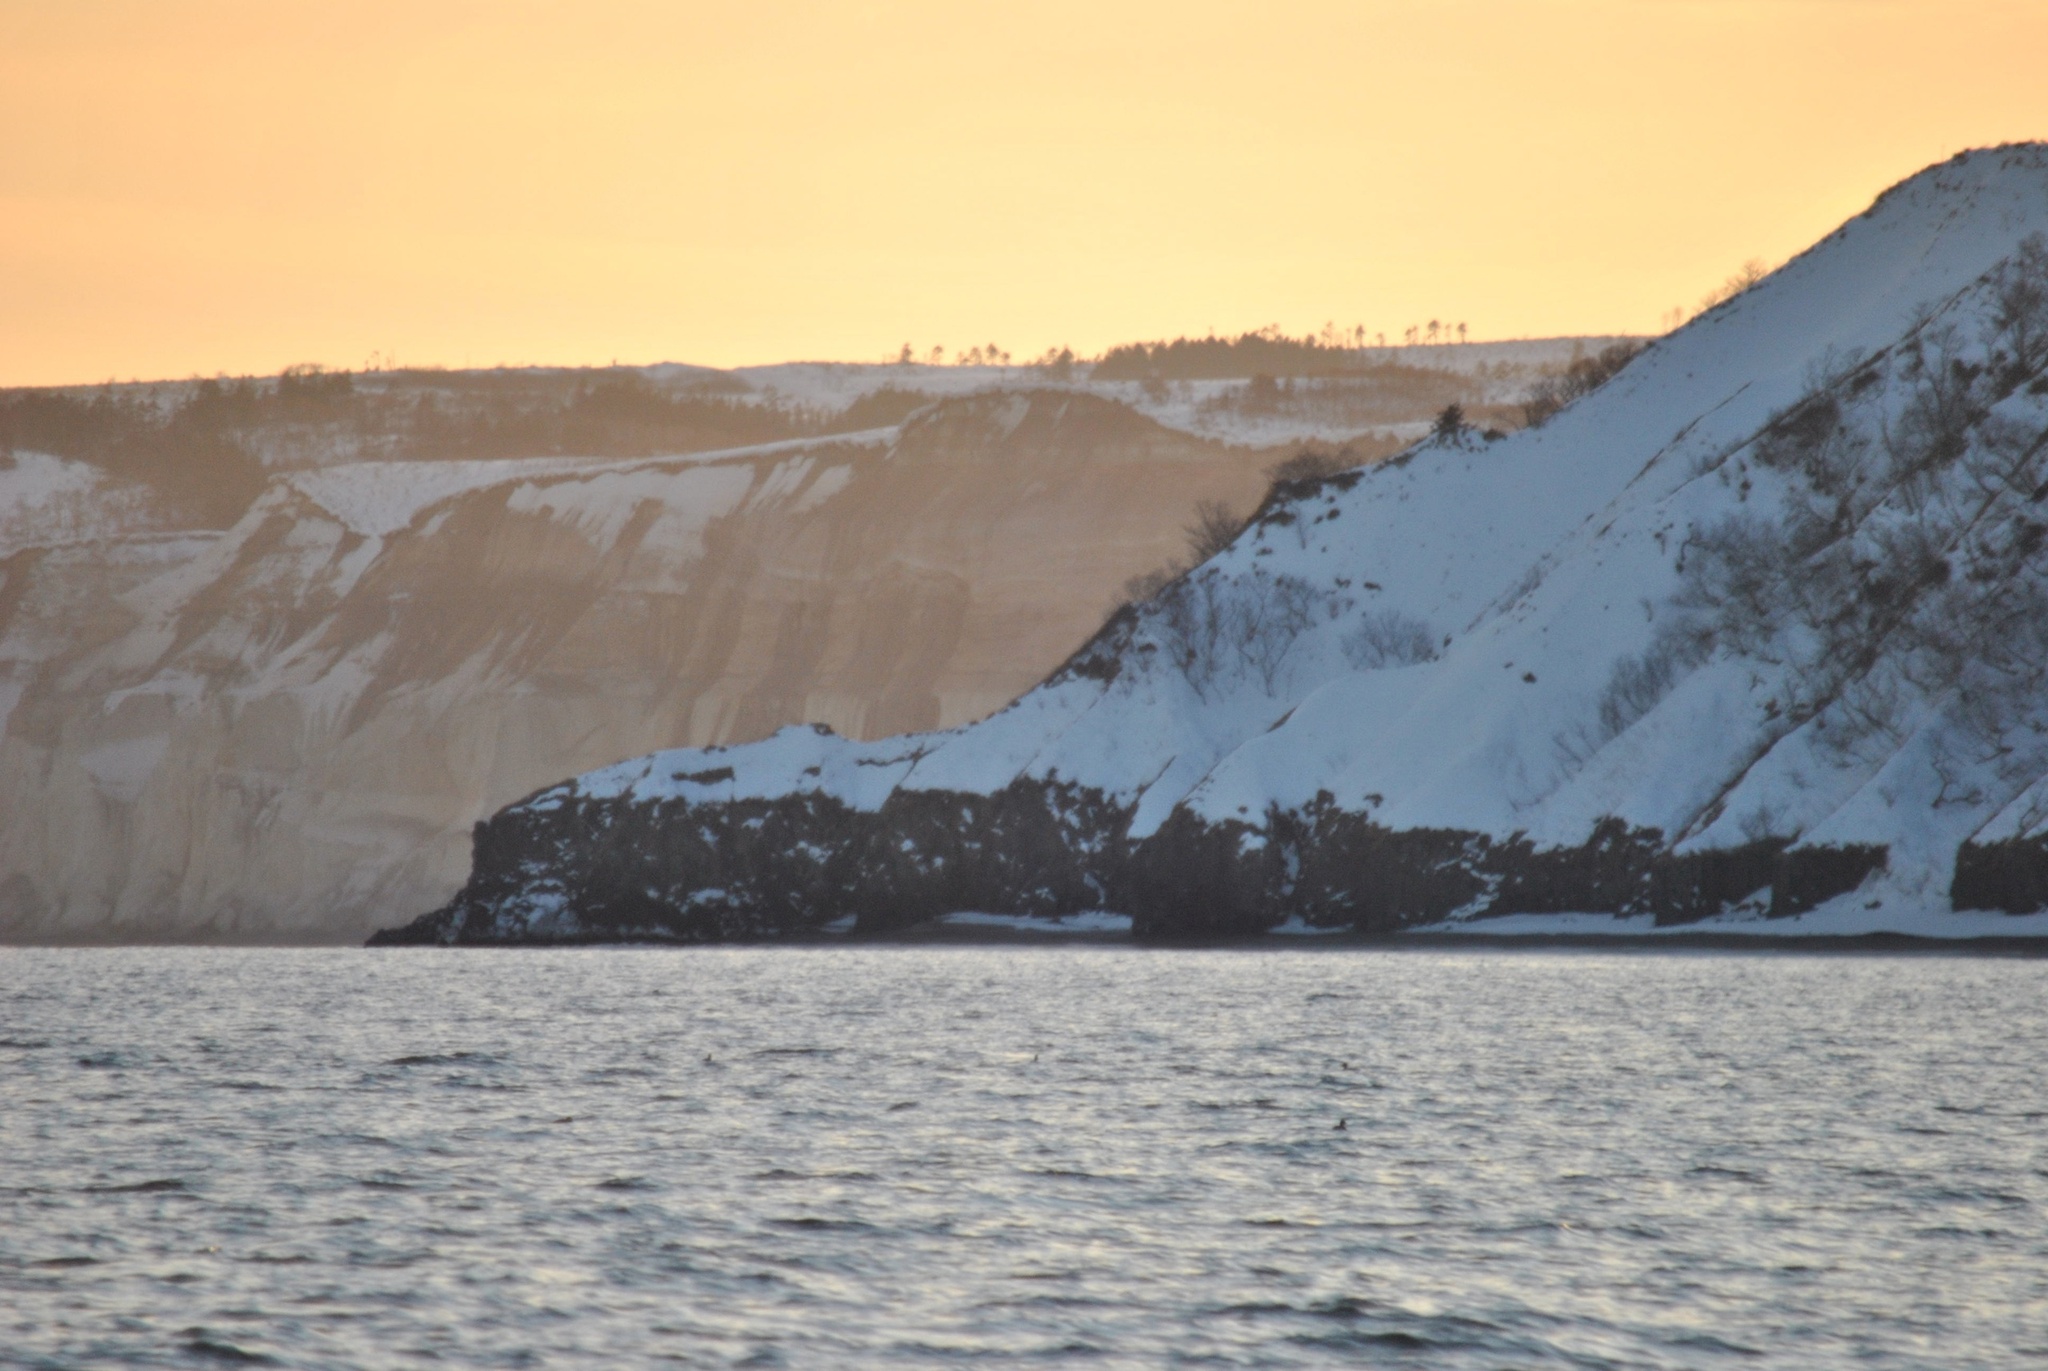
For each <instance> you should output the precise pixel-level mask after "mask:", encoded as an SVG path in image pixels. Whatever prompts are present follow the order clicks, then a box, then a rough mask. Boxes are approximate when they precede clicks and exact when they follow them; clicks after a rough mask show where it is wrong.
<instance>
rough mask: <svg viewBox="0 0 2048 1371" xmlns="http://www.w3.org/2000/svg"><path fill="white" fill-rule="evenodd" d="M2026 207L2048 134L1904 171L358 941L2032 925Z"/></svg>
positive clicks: (2034, 341)
mask: <svg viewBox="0 0 2048 1371" xmlns="http://www.w3.org/2000/svg"><path fill="white" fill-rule="evenodd" d="M2044 235H2048V146H2044V145H2018V146H2009V147H2003V148H1997V149H1990V150H1984V151H1978V152H1973V153H1969V154H1965V155H1963V156H1960V157H1958V158H1956V159H1954V160H1952V161H1950V162H1947V163H1945V164H1942V165H1940V166H1937V167H1934V168H1931V169H1929V170H1928V171H1925V172H1923V173H1921V174H1920V175H1918V176H1915V177H1913V178H1912V179H1910V180H1908V181H1906V182H1904V183H1903V184H1901V185H1899V186H1898V187H1895V188H1894V189H1892V190H1891V191H1888V192H1887V193H1885V194H1884V195H1883V196H1881V197H1880V198H1879V199H1878V200H1877V202H1876V203H1875V204H1874V205H1873V206H1872V207H1871V208H1870V209H1869V210H1868V211H1867V212H1866V213H1864V214H1863V215H1861V216H1859V217H1858V218H1856V219H1854V220H1852V221H1851V222H1849V223H1848V224H1846V225H1844V226H1843V227H1842V228H1840V229H1839V230H1837V231H1836V232H1835V233H1833V234H1831V235H1830V236H1828V237H1827V238H1826V239H1824V240H1823V241H1821V242H1820V243H1818V244H1816V245H1815V246H1814V247H1813V248H1811V249H1809V250H1808V251H1807V252H1805V253H1803V254H1801V255H1800V256H1799V257H1797V258H1795V259H1794V260H1792V261H1791V262H1789V263H1788V264H1786V265H1785V266H1784V267H1782V268H1781V269H1779V270H1778V271H1777V272H1775V273H1773V274H1772V275H1771V276H1769V277H1768V278H1767V279H1765V280H1764V281H1763V282H1762V283H1760V284H1758V285H1756V286H1755V287H1754V288H1752V289H1750V290H1748V291H1747V292H1745V293H1743V294H1741V295H1739V296H1737V297H1735V298H1734V299H1732V300H1730V301H1728V302H1726V303H1724V304H1722V305H1720V306H1719V307H1717V308H1715V309H1713V310H1711V311H1709V312H1708V313H1706V314H1704V315H1702V316H1701V317H1699V318H1698V319H1696V320H1694V321H1693V322H1692V323H1690V324H1689V325H1687V326H1686V327H1684V328H1682V329H1680V330H1679V331H1677V332H1676V333H1673V334H1671V335H1669V336H1668V337H1665V338H1664V339H1662V340H1660V341H1658V342H1657V343H1656V344H1654V345H1653V346H1652V347H1650V348H1649V349H1648V350H1647V351H1646V352H1644V353H1643V354H1641V355H1640V356H1639V357H1637V358H1636V359H1635V360H1634V361H1633V362H1632V363H1631V364H1629V365H1628V366H1627V367H1626V369H1625V370H1623V371H1622V372H1621V373H1620V374H1619V375H1618V376H1617V377H1615V378H1614V379H1613V380H1611V381H1609V382H1608V383H1607V384H1606V385H1605V386H1603V387H1601V388H1600V389H1598V390H1596V391H1594V392H1593V393H1592V394H1590V395H1588V396H1586V397H1584V398H1582V399H1580V400H1579V401H1578V402H1577V403H1575V404H1572V405H1571V406H1569V407H1568V408H1566V409H1564V410H1563V411H1562V412H1561V413H1558V414H1556V415H1554V416H1553V417H1551V418H1550V419H1549V421H1548V422H1547V423H1544V424H1542V425H1541V426H1540V427H1536V428H1531V429H1526V430H1523V431H1521V432H1519V433H1516V434H1513V435H1511V436H1509V437H1506V438H1504V439H1498V440H1494V441H1489V440H1488V439H1487V438H1485V437H1482V436H1480V435H1478V434H1476V433H1474V432H1472V431H1470V430H1466V431H1463V432H1459V433H1455V434H1450V435H1445V436H1441V437H1438V438H1433V439H1430V440H1427V441H1424V442H1422V443H1420V444H1418V445H1416V446H1414V447H1413V448H1411V449H1410V450H1408V451H1407V452H1406V453H1404V454H1403V455H1401V456H1399V457H1397V458H1394V459H1393V460H1390V461H1387V462H1384V463H1381V464H1379V465H1377V466H1373V467H1370V468H1366V469H1362V470H1355V471H1349V472H1345V473H1342V474H1339V475H1335V476H1329V477H1324V478H1321V479H1310V480H1303V481H1297V482H1291V483H1286V484H1283V485H1281V486H1279V487H1277V488H1276V489H1275V491H1274V493H1273V494H1272V495H1271V496H1270V497H1269V498H1268V500H1267V501H1266V503H1265V504H1264V505H1263V506H1262V508H1261V509H1260V511H1259V513H1258V514H1257V516H1256V517H1255V518H1254V519H1253V520H1252V522H1251V523H1250V524H1249V526H1248V527H1247V528H1246V529H1245V531H1244V532H1243V533H1242V534H1241V535H1240V536H1239V537H1238V538H1237V540H1236V541H1235V543H1234V544H1233V545H1231V546H1230V547H1229V548H1228V549H1227V550H1225V551H1223V552H1221V553H1220V554H1218V555H1216V556H1215V557H1213V558H1211V559H1210V560H1209V561H1207V562H1205V563H1204V564H1202V565H1201V566H1199V567H1197V568H1195V569H1194V570H1192V571H1190V572H1188V573H1186V574H1185V575H1183V576H1181V577H1180V578H1179V579H1178V580H1176V581H1174V582H1172V583H1171V584H1169V585H1167V586H1166V587H1165V588H1164V589H1163V590H1161V591H1160V592H1159V593H1158V594H1157V595H1155V596H1153V597H1152V598H1151V599H1149V600H1148V601H1145V602H1143V603H1140V604H1137V605H1134V606H1130V607H1127V608H1126V609H1124V610H1122V611H1120V612H1119V613H1117V614H1116V615H1115V616H1114V617H1112V619H1111V620H1110V621H1109V622H1108V623H1107V624H1106V625H1105V626H1104V627H1103V629H1102V630H1101V631H1100V632H1099V633H1098V634H1097V635H1096V636H1095V637H1094V639H1092V640H1091V641H1090V642H1088V643H1087V644H1086V645H1085V646H1084V647H1083V648H1082V649H1081V650H1080V651H1078V652H1076V653H1075V654H1074V655H1073V656H1072V657H1071V658H1070V659H1069V660H1068V661H1067V662H1066V663H1065V665H1063V666H1062V667H1061V668H1060V669H1058V670H1057V671H1055V672H1053V673H1052V674H1051V675H1050V676H1049V677H1047V678H1046V679H1045V680H1044V681H1043V682H1042V683H1041V684H1040V685H1038V686H1037V687H1036V688H1034V689H1032V690H1030V691H1029V692H1027V693H1025V694H1024V695H1023V696H1022V697H1021V698H1019V699H1017V700H1016V701H1015V702H1014V703H1012V704H1010V705H1009V706H1008V707H1007V708H1005V709H1003V710H1001V711H1000V712H998V713H996V714H994V715H993V716H991V717H989V718H987V719H985V720H982V721H981V722H978V723H974V724H971V725H967V726H964V727H960V728H956V729H952V730H950V731H940V732H928V733H919V734H912V735H907V736H901V737H893V738H887V739H881V740H876V741H855V740H850V739H847V738H843V737H840V736H838V735H836V734H834V733H832V732H830V731H829V730H826V729H822V728H815V727H800V728H790V729H785V730H783V731H782V732H780V733H778V734H776V735H775V736H773V737H771V738H768V739H765V740H763V741H760V742H755V743H750V744H745V745H740V746H734V747H729V748H703V749H682V750H676V751H668V752H659V753H655V754H653V755H650V756H645V757H641V758H638V759H636V760H633V761H629V762H624V763H621V764H618V765H615V766H609V767H605V768H603V769H601V770H596V771H591V772H588V773H586V774H583V775H581V776H578V777H576V778H575V779H572V780H568V781H565V782H562V783H561V784H558V785H554V786H551V787H549V788H547V789H545V790H542V791H540V792H538V793H536V794H534V795H532V796H530V797H529V798H527V799H525V800H523V801H521V802H519V803H518V804H515V805H513V806H511V807H509V808H507V809H504V810H502V811H500V812H499V813H498V814H496V815H495V816H494V817H492V818H491V819H489V820H488V821H486V822H484V823H482V824H480V825H478V827H477V829H476V833H475V840H474V855H473V866H472V870H471V874H470V878H469V881H468V884H467V885H466V886H465V887H464V888H463V890H462V892H461V893H460V894H459V895H457V896H456V898H455V899H454V900H453V901H451V902H450V903H448V904H447V905H445V906H443V907H442V908H440V909H438V910H436V911H434V912H432V913H430V914H426V915H423V916H422V917H421V918H419V919H418V920H416V921H415V922H413V923H412V924H411V925H409V926H407V927H405V928H402V929H397V930H393V931H391V932H389V933H387V934H384V935H380V938H382V939H383V940H386V941H425V942H529V941H543V942H544V941H585V940H590V941H599V940H602V941H610V940H616V939H620V938H651V939H671V940H684V941H688V940H703V939H721V938H772V937H778V936H806V937H809V936H816V935H817V933H818V932H819V931H820V930H823V929H827V928H849V929H852V930H854V931H855V932H856V933H863V932H865V933H882V932H887V931H890V930H892V929H898V928H902V927H905V926H908V925H912V924H916V923H919V922H923V921H927V920H932V919H936V918H941V917H943V916H945V915H947V914H950V913H952V912H954V911H960V910H975V911H983V912H985V913H987V914H990V915H1004V916H1010V917H1022V918H1028V919H1033V920H1057V919H1059V918H1060V917H1061V916H1064V915H1071V914H1077V913H1081V912H1083V911H1102V910H1111V911H1117V912H1119V913H1125V914H1128V915H1129V916H1130V917H1131V919H1132V928H1133V930H1134V932H1135V933H1136V934H1137V935H1139V936H1152V937H1217V936H1237V935H1245V934H1257V933H1263V932H1268V931H1273V930H1280V929H1286V930H1291V931H1297V932H1300V931H1304V930H1319V929H1329V930H1351V931H1356V932H1364V933H1393V932H1398V931H1400V930H1404V929H1421V928H1430V929H1436V930H1442V929H1444V928H1459V927H1464V928H1471V929H1474V930H1476V931H1483V930H1486V929H1493V930H1512V929H1516V928H1527V929H1532V930H1533V929H1537V928H1540V927H1549V928H1552V929H1555V928H1558V927H1563V926H1565V925H1563V924H1560V923H1559V922H1558V920H1559V919H1560V918H1563V917H1565V916H1570V920H1569V922H1570V925H1571V926H1572V927H1589V926H1596V925H1604V926H1606V927H1610V928H1614V929H1617V930H1620V931H1642V930H1645V929H1669V928H1678V927H1688V926H1689V927H1718V928H1731V927H1737V926H1741V927H1748V928H1756V927H1761V926H1776V927H1780V928H1785V929H1788V930H1789V929H1794V928H1799V929H1804V930H1806V931H1812V932H1821V933H1827V932H1841V933H1871V932H1883V931H1888V930H1890V931H1904V932H1918V933H1927V932H1929V931H1935V932H1939V931H1941V930H1943V929H1944V928H1946V929H1950V930H1953V931H1956V932H1964V931H1967V932H1968V934H1969V935H1971V936H1979V935H1982V934H1983V933H1984V931H1985V930H2007V929H2009V930H2010V931H2012V932H2014V933H2020V934H2038V933H2039V932H2040V931H2041V930H2040V928H2039V924H2040V918H2039V916H2038V913H2037V912H2038V911H2040V910H2042V909H2043V908H2044V907H2048V236H2044ZM1966 911H1977V912H1966ZM2016 915H2017V916H2028V917H2013V916H2016ZM1535 916H1545V918H1547V919H1548V920H1549V921H1550V922H1549V923H1547V924H1532V923H1530V922H1529V921H1530V920H1531V919H1532V918H1534V917H1535ZM1517 920H1519V921H1520V922H1516V921H1517ZM1950 920H1952V921H1953V922H1952V923H1946V922H1944V921H1950Z"/></svg>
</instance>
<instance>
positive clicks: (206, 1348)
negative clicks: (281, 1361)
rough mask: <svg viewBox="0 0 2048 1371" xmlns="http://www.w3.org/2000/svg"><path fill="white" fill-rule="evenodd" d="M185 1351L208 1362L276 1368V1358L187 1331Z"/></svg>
mask: <svg viewBox="0 0 2048 1371" xmlns="http://www.w3.org/2000/svg"><path fill="white" fill-rule="evenodd" d="M185 1339H186V1341H185V1350H186V1351H187V1352H189V1353H191V1354H192V1355H193V1356H195V1357H205V1358H207V1359H208V1360H210V1361H220V1362H229V1363H232V1364H234V1365H237V1366H276V1365H277V1364H278V1362H277V1358H275V1357H266V1356H264V1355H263V1354H262V1353H261V1352H250V1351H247V1350H246V1349H244V1348H240V1347H237V1346H235V1345H234V1344H233V1343H231V1342H219V1341H217V1340H215V1339H213V1338H209V1337H207V1336H206V1335H205V1334H204V1333H194V1332H191V1331H190V1330H188V1331H187V1332H186V1334H185Z"/></svg>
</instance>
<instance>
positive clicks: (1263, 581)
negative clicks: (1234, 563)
mask: <svg viewBox="0 0 2048 1371" xmlns="http://www.w3.org/2000/svg"><path fill="white" fill-rule="evenodd" d="M1322 598H1323V597H1322V596H1321V595H1319V594H1318V593H1317V591H1316V588H1315V587H1314V586H1313V585H1311V584H1310V583H1309V582H1307V581H1305V580H1303V579H1302V578H1301V577H1299V576H1287V575H1281V576H1274V575H1270V574H1268V573H1267V572H1266V571H1265V570H1263V569H1254V570H1253V571H1252V572H1251V573H1250V574H1248V575H1245V576H1240V577H1237V578H1235V579H1232V578H1229V577H1226V576H1224V575H1222V574H1221V573H1220V572H1218V571H1215V570H1214V569H1211V570H1209V571H1207V572H1203V573H1200V574H1197V575H1194V576H1189V577H1186V578H1185V579H1182V580H1180V581H1177V582H1175V583H1174V584H1173V585H1171V586H1169V587H1168V588H1167V589H1166V591H1165V593H1164V594H1162V595H1161V596H1160V598H1159V602H1158V603H1159V608H1158V620H1157V622H1158V626H1159V635H1160V640H1161V644H1162V646H1164V647H1165V649H1166V653H1167V657H1168V659H1169V660H1170V661H1171V662H1172V663H1173V664H1174V666H1175V667H1177V668H1178V669H1179V670H1180V673H1181V674H1182V675H1183V676H1185V677H1186V678H1187V682H1188V684H1189V685H1191V686H1193V687H1194V688H1195V693H1196V694H1197V695H1200V696H1201V697H1202V698H1204V699H1207V698H1208V697H1209V691H1210V690H1211V688H1212V687H1214V686H1215V685H1217V684H1218V682H1219V681H1221V680H1223V679H1225V678H1226V677H1228V676H1234V675H1236V674H1238V673H1239V672H1245V673H1249V674H1250V675H1251V676H1252V677H1254V678H1256V679H1257V680H1258V682H1259V684H1260V686H1261V687H1262V688H1263V689H1264V690H1265V691H1266V693H1267V694H1269V695H1270V694H1272V693H1273V690H1274V688H1275V687H1276V686H1277V685H1278V684H1279V681H1280V673H1281V670H1282V668H1283V667H1284V666H1285V665H1286V662H1287V658H1288V657H1289V655H1290V654H1291V653H1292V652H1293V650H1294V646H1295V643H1296V641H1297V640H1299V639H1300V637H1301V635H1302V633H1303V632H1305V631H1306V630H1307V629H1308V627H1309V626H1310V625H1311V624H1313V623H1314V622H1315V610H1316V607H1317V605H1319V604H1320V603H1322ZM1233 669H1234V670H1233Z"/></svg>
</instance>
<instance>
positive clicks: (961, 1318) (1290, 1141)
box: [0, 948, 2048, 1368]
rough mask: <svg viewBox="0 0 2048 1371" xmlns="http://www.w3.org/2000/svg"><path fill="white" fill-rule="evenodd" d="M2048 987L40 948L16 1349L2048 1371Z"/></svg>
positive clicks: (2042, 970)
mask: <svg viewBox="0 0 2048 1371" xmlns="http://www.w3.org/2000/svg"><path fill="white" fill-rule="evenodd" d="M2044 990H2048V962H2042V961H1999V960H1972V959H1967V958H1945V957H1923V958H1910V957H1870V958H1856V957H1838V958H1829V957H1814V956H1796V955H1770V956H1721V955H1697V954H1691V955H1672V954H1665V955H1647V954H1645V955H1635V954H1611V955H1610V954H1590V953H1558V954H1530V953H1519V954H1518V953H1501V952H1444V953H1433V952H1394V953H1388V952H1367V951H1342V952H1339V951H1324V952H1188V951H1132V950H1128V949H1102V948H1065V949H1059V948H1053V949H1014V948H1004V949H971V948H878V949H868V950H862V949H838V948H835V949H707V950H687V951H629V950H621V951H579V952H545V953H542V952H484V951H462V952H443V951H429V950H417V951H415V950H394V951H385V952H355V951H317V952H306V951H240V950H237V951H200V950H177V951H163V950H127V951H54V950H15V951H5V952H0V1365H6V1366H80V1365H90V1366H100V1365H162V1366H195V1365H204V1364H207V1363H209V1362H211V1363H214V1364H227V1363H230V1362H234V1361H236V1360H237V1359H241V1358H254V1357H264V1358H269V1359H271V1360H272V1361H274V1362H275V1363H277V1364H282V1365H289V1366H306V1367H316V1366H317V1367H345V1366H364V1365H380V1364H383V1365H388V1364H394V1363H406V1362H410V1361H420V1360H426V1359H429V1358H431V1359H434V1360H436V1361H438V1362H439V1363H440V1364H443V1365H448V1366H461V1367H469V1366H494V1367H495V1366H508V1367H509V1366H540V1365H550V1366H641V1365H655V1364H661V1365H673V1364H678V1363H680V1364H685V1365H692V1364H701V1365H727V1364H748V1365H764V1366H793V1367H818V1366H828V1367H837V1366H891V1367H894V1366H907V1365H918V1364H940V1365H944V1364H951V1363H955V1362H966V1361H970V1360H971V1361H973V1362H975V1363H977V1364H996V1365H1001V1364H1008V1363H1012V1362H1029V1363H1034V1364H1035V1363H1045V1362H1057V1361H1065V1360H1075V1361H1084V1362H1089V1363H1092V1364H1096V1365H1105V1366H1122V1365H1130V1366H1158V1365H1171V1364H1202V1365H1224V1366H1240V1365H1241V1366H1314V1365H1338V1364H1343V1365H1359V1364H1365V1365H1377V1364H1386V1365H1403V1366H1428V1367H1432V1368H1436V1367H1451V1368H1464V1367H1472V1368H1480V1367H1486V1368H1493V1367H1502V1366H1587V1367H1610V1366H1628V1367H1636V1366H1660V1367H1661V1366H1670V1367H1698V1366H1714V1365H1721V1364H1729V1365H1734V1364H1748V1365H1783V1366H1796V1367H1834V1366H1842V1367H1847V1366H1852V1365H1853V1366H1857V1367H1935V1366H1938V1367H1943V1368H1952V1367H1973V1366H1986V1367H1989V1366H2009V1365H2038V1364H2041V1361H2042V1359H2044V1358H2048V1221H2044V1215H2043V1208H2044V1205H2048V1084H2044V1081H2043V1069H2044V1066H2048V1050H2044V1049H2048V1031H2044V1030H2048V997H2044V994H2043V992H2044ZM1340 1121H1341V1122H1342V1124H1343V1127H1341V1128H1339V1127H1337V1125H1338V1124H1339V1122H1340Z"/></svg>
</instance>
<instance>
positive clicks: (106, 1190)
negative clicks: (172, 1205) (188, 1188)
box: [78, 1179, 185, 1195]
mask: <svg viewBox="0 0 2048 1371" xmlns="http://www.w3.org/2000/svg"><path fill="white" fill-rule="evenodd" d="M184 1188H185V1182H183V1181H180V1180H169V1179H166V1180H156V1181H136V1182H135V1183H134V1184H132V1185H87V1186H81V1187H79V1191H78V1193H79V1194H81V1195H170V1194H176V1193H178V1192H180V1191H182V1190H184Z"/></svg>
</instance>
